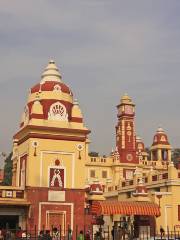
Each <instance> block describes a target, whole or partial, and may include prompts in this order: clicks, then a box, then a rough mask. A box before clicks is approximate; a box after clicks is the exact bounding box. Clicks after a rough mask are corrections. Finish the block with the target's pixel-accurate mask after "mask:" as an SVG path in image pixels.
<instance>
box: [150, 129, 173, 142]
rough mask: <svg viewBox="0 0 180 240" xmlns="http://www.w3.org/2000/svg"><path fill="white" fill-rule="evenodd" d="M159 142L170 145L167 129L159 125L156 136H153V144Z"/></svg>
mask: <svg viewBox="0 0 180 240" xmlns="http://www.w3.org/2000/svg"><path fill="white" fill-rule="evenodd" d="M158 144H162V145H170V144H169V141H168V137H167V134H166V133H165V131H164V130H163V128H162V127H158V129H157V131H156V133H155V135H154V138H153V144H152V146H155V145H158Z"/></svg>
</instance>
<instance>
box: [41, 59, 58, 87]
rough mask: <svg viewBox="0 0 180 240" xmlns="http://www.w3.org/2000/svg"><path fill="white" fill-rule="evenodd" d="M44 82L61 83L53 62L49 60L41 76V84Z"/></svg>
mask: <svg viewBox="0 0 180 240" xmlns="http://www.w3.org/2000/svg"><path fill="white" fill-rule="evenodd" d="M46 81H57V82H62V76H61V73H60V72H59V69H58V68H57V66H56V64H55V61H54V60H50V61H49V63H48V65H47V67H46V68H45V70H44V72H43V73H42V75H41V83H43V82H46Z"/></svg>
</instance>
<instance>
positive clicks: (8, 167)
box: [2, 152, 13, 186]
mask: <svg viewBox="0 0 180 240" xmlns="http://www.w3.org/2000/svg"><path fill="white" fill-rule="evenodd" d="M11 158H12V152H11V153H10V154H9V156H8V157H7V158H6V159H5V165H4V180H3V182H2V184H3V185H5V186H11V185H12V167H13V164H12V160H11Z"/></svg>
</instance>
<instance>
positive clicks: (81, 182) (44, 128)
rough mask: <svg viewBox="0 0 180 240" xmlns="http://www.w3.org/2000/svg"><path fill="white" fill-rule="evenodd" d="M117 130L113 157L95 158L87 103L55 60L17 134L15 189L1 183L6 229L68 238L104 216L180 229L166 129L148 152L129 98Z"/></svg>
mask: <svg viewBox="0 0 180 240" xmlns="http://www.w3.org/2000/svg"><path fill="white" fill-rule="evenodd" d="M112 118H113V116H112ZM115 133H116V144H115V146H114V150H112V152H111V153H110V155H109V156H93V155H91V154H89V143H90V141H89V134H90V130H89V129H88V128H87V127H86V126H85V123H84V119H83V115H82V112H81V109H80V106H79V103H78V101H77V100H76V98H74V96H73V93H72V91H71V89H70V88H69V87H68V86H67V85H66V84H65V83H64V81H63V80H62V75H61V73H60V71H59V70H58V68H57V66H56V64H55V62H54V61H53V60H51V61H49V63H48V65H47V67H46V68H45V70H44V72H43V73H42V75H41V80H40V81H39V83H37V84H36V85H35V86H33V87H32V88H31V89H30V91H29V96H28V99H27V103H26V104H25V107H24V111H23V114H22V118H21V121H20V127H19V130H18V132H17V133H15V135H14V137H13V155H12V161H13V170H12V171H13V179H12V186H0V221H1V224H2V225H3V226H4V227H5V226H6V224H7V223H8V226H9V227H10V228H16V227H17V226H21V227H22V228H26V227H28V229H34V226H36V227H37V231H39V230H41V229H44V228H46V229H50V228H51V226H54V227H59V226H60V227H61V233H62V235H63V236H65V235H66V234H67V232H66V230H67V228H70V229H71V230H72V231H73V230H75V227H76V226H78V227H79V229H83V227H84V226H85V225H86V226H91V225H92V226H94V227H96V226H97V225H99V223H98V221H99V216H103V225H108V226H110V227H112V226H113V225H116V224H117V225H118V224H119V222H121V221H122V219H123V221H130V222H133V223H134V226H136V227H137V229H138V230H137V234H140V233H141V232H142V231H143V229H144V228H148V229H149V230H148V231H149V234H150V235H152V234H153V231H154V230H155V228H156V229H159V228H160V226H161V225H162V226H163V227H164V228H167V226H168V227H169V228H170V229H174V227H176V226H178V225H179V224H180V199H179V196H178V194H179V191H180V170H179V169H176V168H175V167H174V164H173V162H172V161H171V150H172V147H171V145H170V143H169V140H168V136H167V134H166V133H165V131H164V130H163V128H162V127H158V128H157V131H156V133H155V135H154V137H153V141H152V145H151V147H150V149H149V151H146V148H145V145H144V143H143V141H142V139H141V138H140V137H138V135H137V134H136V129H135V104H134V103H133V100H132V99H131V98H130V97H129V96H128V95H127V94H124V95H123V96H122V97H121V99H120V102H119V103H118V105H117V124H116V126H115ZM73 234H75V232H74V233H73Z"/></svg>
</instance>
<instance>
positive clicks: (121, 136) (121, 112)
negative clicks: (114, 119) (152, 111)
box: [116, 94, 139, 164]
mask: <svg viewBox="0 0 180 240" xmlns="http://www.w3.org/2000/svg"><path fill="white" fill-rule="evenodd" d="M117 109H118V115H117V116H118V123H117V125H116V148H117V149H118V152H119V154H120V163H129V164H130V163H134V164H138V163H139V160H138V158H137V157H136V136H135V124H134V117H135V104H134V103H133V102H132V99H131V98H130V97H129V96H128V95H127V94H125V95H124V96H123V97H122V98H121V101H120V104H119V105H118V106H117Z"/></svg>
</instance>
